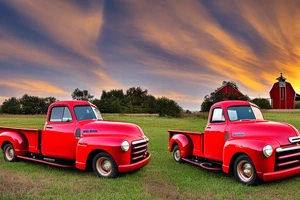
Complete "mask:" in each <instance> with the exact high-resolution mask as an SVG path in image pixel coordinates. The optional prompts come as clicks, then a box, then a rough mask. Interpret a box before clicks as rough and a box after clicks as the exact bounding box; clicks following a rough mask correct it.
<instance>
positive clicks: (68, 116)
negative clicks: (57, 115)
mask: <svg viewBox="0 0 300 200" xmlns="http://www.w3.org/2000/svg"><path fill="white" fill-rule="evenodd" d="M62 121H63V122H70V121H72V115H71V112H70V110H69V108H68V107H65V110H64V116H63V120H62Z"/></svg>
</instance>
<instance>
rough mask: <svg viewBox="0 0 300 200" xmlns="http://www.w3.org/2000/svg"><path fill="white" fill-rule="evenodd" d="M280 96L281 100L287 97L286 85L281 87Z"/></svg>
mask: <svg viewBox="0 0 300 200" xmlns="http://www.w3.org/2000/svg"><path fill="white" fill-rule="evenodd" d="M280 98H281V100H284V99H285V87H281V88H280Z"/></svg>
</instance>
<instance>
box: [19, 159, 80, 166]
mask: <svg viewBox="0 0 300 200" xmlns="http://www.w3.org/2000/svg"><path fill="white" fill-rule="evenodd" d="M17 157H18V158H20V159H24V160H30V161H34V162H39V163H44V164H48V165H53V166H56V167H63V168H74V167H75V166H74V165H63V164H58V163H54V162H51V161H45V160H40V159H36V158H30V157H26V156H17ZM51 160H52V159H51Z"/></svg>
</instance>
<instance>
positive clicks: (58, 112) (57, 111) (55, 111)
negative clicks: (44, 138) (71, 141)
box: [50, 106, 72, 122]
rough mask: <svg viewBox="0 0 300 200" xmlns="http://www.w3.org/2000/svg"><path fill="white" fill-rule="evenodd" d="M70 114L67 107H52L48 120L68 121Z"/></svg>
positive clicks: (70, 117) (70, 119)
mask: <svg viewBox="0 0 300 200" xmlns="http://www.w3.org/2000/svg"><path fill="white" fill-rule="evenodd" d="M70 121H72V115H71V112H70V110H69V108H68V107H63V106H61V107H54V108H52V110H51V114H50V122H70Z"/></svg>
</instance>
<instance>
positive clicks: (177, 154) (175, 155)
mask: <svg viewBox="0 0 300 200" xmlns="http://www.w3.org/2000/svg"><path fill="white" fill-rule="evenodd" d="M174 158H175V160H176V161H179V160H180V151H179V149H177V150H176V151H175V152H174Z"/></svg>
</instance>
